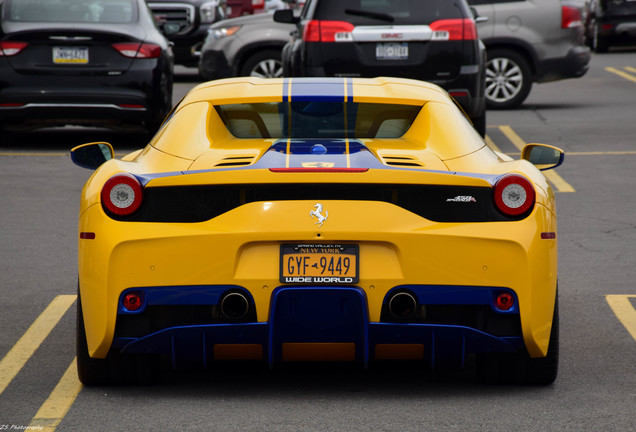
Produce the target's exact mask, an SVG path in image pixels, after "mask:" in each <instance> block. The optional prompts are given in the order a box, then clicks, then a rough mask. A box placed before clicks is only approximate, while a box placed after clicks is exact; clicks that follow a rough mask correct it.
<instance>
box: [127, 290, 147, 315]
mask: <svg viewBox="0 0 636 432" xmlns="http://www.w3.org/2000/svg"><path fill="white" fill-rule="evenodd" d="M122 302H123V304H124V307H125V308H126V309H127V310H128V311H129V312H135V311H137V310H139V309H141V307H142V306H143V297H142V293H141V292H139V291H131V292H128V293H126V295H124V298H123V301H122Z"/></svg>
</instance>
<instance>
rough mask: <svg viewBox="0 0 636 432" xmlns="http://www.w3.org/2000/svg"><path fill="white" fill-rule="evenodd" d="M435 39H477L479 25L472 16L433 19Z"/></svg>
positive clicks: (431, 26)
mask: <svg viewBox="0 0 636 432" xmlns="http://www.w3.org/2000/svg"><path fill="white" fill-rule="evenodd" d="M429 27H430V28H431V30H433V38H432V39H433V40H476V39H477V26H476V25H475V20H473V19H472V18H457V19H445V20H438V21H433V22H432V23H431V24H430V25H429Z"/></svg>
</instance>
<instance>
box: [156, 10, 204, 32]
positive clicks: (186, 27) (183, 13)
mask: <svg viewBox="0 0 636 432" xmlns="http://www.w3.org/2000/svg"><path fill="white" fill-rule="evenodd" d="M148 6H149V7H150V9H151V10H152V14H153V15H154V16H155V19H156V20H157V22H158V23H159V24H160V25H161V26H163V25H164V24H178V25H179V31H178V32H177V33H176V34H178V35H183V34H187V33H188V32H189V31H190V30H192V28H193V27H194V22H195V13H196V12H195V8H194V6H192V5H189V4H185V3H148Z"/></svg>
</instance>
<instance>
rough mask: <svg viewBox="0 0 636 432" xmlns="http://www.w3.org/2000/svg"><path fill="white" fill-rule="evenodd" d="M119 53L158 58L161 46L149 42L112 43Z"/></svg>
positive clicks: (128, 55)
mask: <svg viewBox="0 0 636 432" xmlns="http://www.w3.org/2000/svg"><path fill="white" fill-rule="evenodd" d="M113 48H115V49H116V50H117V51H118V52H119V54H121V55H123V56H124V57H130V58H158V57H159V56H161V47H160V46H159V45H155V44H149V43H138V42H130V43H116V44H113Z"/></svg>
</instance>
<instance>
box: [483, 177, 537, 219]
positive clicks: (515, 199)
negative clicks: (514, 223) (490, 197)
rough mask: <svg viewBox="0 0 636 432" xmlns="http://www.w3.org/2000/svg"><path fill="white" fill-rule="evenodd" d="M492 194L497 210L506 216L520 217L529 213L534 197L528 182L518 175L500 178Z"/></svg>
mask: <svg viewBox="0 0 636 432" xmlns="http://www.w3.org/2000/svg"><path fill="white" fill-rule="evenodd" d="M493 193H494V200H495V205H496V206H497V209H499V211H500V212H502V213H503V214H504V215H506V216H521V215H522V214H524V213H526V212H528V211H530V210H531V209H532V207H533V206H534V201H535V196H536V195H535V192H534V188H533V187H532V184H531V183H530V181H529V180H528V179H526V178H525V177H523V176H521V175H518V174H508V175H505V176H503V177H501V178H500V179H499V180H498V181H497V183H496V184H495V188H494V192H493Z"/></svg>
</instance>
